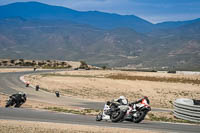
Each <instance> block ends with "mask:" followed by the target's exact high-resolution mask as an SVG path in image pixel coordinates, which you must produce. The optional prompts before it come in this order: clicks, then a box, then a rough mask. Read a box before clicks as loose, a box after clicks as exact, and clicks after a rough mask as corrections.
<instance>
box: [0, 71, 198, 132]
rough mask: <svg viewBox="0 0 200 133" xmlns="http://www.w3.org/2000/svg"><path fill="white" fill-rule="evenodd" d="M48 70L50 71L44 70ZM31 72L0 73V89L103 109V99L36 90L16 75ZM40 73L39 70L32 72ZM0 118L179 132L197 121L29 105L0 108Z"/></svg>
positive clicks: (195, 128) (194, 127) (190, 128)
mask: <svg viewBox="0 0 200 133" xmlns="http://www.w3.org/2000/svg"><path fill="white" fill-rule="evenodd" d="M46 72H51V71H46ZM31 73H33V72H16V73H0V92H2V93H6V94H9V95H10V94H13V93H16V92H18V91H24V92H26V93H27V94H28V98H30V99H34V100H38V101H43V102H48V103H56V104H60V105H71V106H80V107H86V108H93V109H102V107H103V103H98V102H92V101H87V100H82V99H77V98H72V97H60V98H56V97H55V94H51V93H48V92H44V91H38V92H36V91H35V89H34V88H31V87H28V88H26V87H25V85H24V84H23V83H22V82H21V81H20V80H19V77H20V76H22V75H25V74H31ZM34 73H41V72H34ZM155 111H169V110H162V109H160V110H159V109H155ZM0 119H8V120H28V121H41V122H55V123H69V124H81V125H95V126H107V127H121V128H132V129H146V130H161V131H166V132H176V133H177V132H180V133H182V132H183V133H199V131H200V126H199V125H189V124H172V123H161V122H151V121H143V122H142V123H140V124H134V123H131V122H121V123H111V122H105V121H102V122H96V121H95V117H93V116H83V115H72V114H63V113H55V112H49V111H36V110H31V109H22V108H19V109H13V108H7V109H6V108H0Z"/></svg>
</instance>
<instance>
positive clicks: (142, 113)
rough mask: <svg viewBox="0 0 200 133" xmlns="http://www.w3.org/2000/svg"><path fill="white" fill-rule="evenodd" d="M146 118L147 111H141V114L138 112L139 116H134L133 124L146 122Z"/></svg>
mask: <svg viewBox="0 0 200 133" xmlns="http://www.w3.org/2000/svg"><path fill="white" fill-rule="evenodd" d="M145 116H146V112H145V111H140V112H137V116H136V117H135V116H133V122H134V123H140V122H141V121H142V120H144V118H145Z"/></svg>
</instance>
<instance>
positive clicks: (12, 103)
mask: <svg viewBox="0 0 200 133" xmlns="http://www.w3.org/2000/svg"><path fill="white" fill-rule="evenodd" d="M25 101H26V98H22V99H20V101H19V102H17V99H16V98H15V97H14V96H10V97H9V100H8V101H7V103H6V105H5V107H6V108H8V107H11V106H14V107H15V108H19V107H20V106H21V105H22V104H23V103H25Z"/></svg>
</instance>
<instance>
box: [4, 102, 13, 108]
mask: <svg viewBox="0 0 200 133" xmlns="http://www.w3.org/2000/svg"><path fill="white" fill-rule="evenodd" d="M12 104H13V101H12V100H8V102H7V104H6V106H5V107H6V108H8V107H10V106H12Z"/></svg>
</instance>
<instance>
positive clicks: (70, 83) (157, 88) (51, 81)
mask: <svg viewBox="0 0 200 133" xmlns="http://www.w3.org/2000/svg"><path fill="white" fill-rule="evenodd" d="M113 75H123V76H124V75H125V76H124V77H123V78H122V79H112V78H107V77H111V76H113ZM127 77H141V78H143V79H141V80H136V79H134V80H125V79H127ZM120 78H121V77H120ZM25 79H26V80H28V81H30V83H31V84H33V85H37V84H39V85H40V87H41V88H45V89H46V90H48V91H52V92H54V91H57V90H58V91H60V92H61V93H62V94H65V95H68V96H74V97H79V98H85V99H92V100H96V101H106V100H111V99H113V98H116V97H118V96H120V95H124V96H126V97H127V98H128V99H129V101H134V100H136V99H138V98H140V97H142V96H144V95H146V96H148V97H149V98H150V101H151V105H152V106H153V107H164V108H171V107H172V104H171V103H172V102H173V101H174V100H175V99H177V98H183V97H185V98H193V99H200V86H199V84H196V82H199V80H200V75H184V74H168V73H151V72H124V71H93V70H91V71H67V72H58V73H52V74H49V75H48V74H47V75H30V76H25ZM151 79H156V80H157V81H152V80H151ZM164 79H165V80H164ZM168 79H171V80H172V81H171V82H168ZM184 79H185V80H186V81H187V82H186V81H184ZM160 80H162V82H161V81H160ZM182 80H183V81H182ZM188 81H192V82H194V83H190V82H188Z"/></svg>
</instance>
